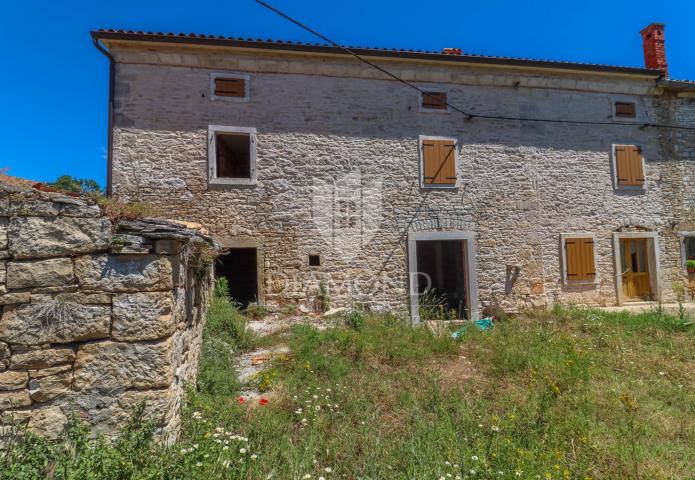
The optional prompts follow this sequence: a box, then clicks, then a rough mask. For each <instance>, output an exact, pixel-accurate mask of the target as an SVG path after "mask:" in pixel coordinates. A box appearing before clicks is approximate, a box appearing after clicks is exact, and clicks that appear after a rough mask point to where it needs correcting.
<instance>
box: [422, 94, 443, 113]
mask: <svg viewBox="0 0 695 480" xmlns="http://www.w3.org/2000/svg"><path fill="white" fill-rule="evenodd" d="M422 108H428V109H434V110H446V109H447V104H446V92H424V93H423V94H422Z"/></svg>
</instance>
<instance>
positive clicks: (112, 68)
mask: <svg viewBox="0 0 695 480" xmlns="http://www.w3.org/2000/svg"><path fill="white" fill-rule="evenodd" d="M92 43H94V46H95V47H96V49H97V50H99V51H100V52H101V53H103V54H104V55H106V58H108V59H109V113H108V140H107V142H108V143H107V147H106V149H107V151H106V196H108V197H110V196H111V193H112V192H111V169H112V167H113V99H114V87H115V77H116V75H115V74H116V61H115V60H114V58H113V55H111V52H109V51H108V50H107V49H106V48H104V46H103V45H102V44H101V43H99V39H98V38H97V37H96V36H95V35H94V34H92Z"/></svg>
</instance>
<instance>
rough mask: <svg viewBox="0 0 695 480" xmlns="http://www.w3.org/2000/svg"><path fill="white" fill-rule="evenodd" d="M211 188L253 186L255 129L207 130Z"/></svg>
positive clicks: (226, 127) (219, 128) (213, 128)
mask: <svg viewBox="0 0 695 480" xmlns="http://www.w3.org/2000/svg"><path fill="white" fill-rule="evenodd" d="M208 172H209V173H208V182H209V184H210V185H249V186H251V185H255V184H256V129H255V128H251V127H231V126H224V125H210V126H208Z"/></svg>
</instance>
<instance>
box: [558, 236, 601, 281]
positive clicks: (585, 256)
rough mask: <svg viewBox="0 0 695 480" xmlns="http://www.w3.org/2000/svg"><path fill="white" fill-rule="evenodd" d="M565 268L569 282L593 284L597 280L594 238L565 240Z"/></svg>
mask: <svg viewBox="0 0 695 480" xmlns="http://www.w3.org/2000/svg"><path fill="white" fill-rule="evenodd" d="M565 266H566V269H567V281H568V282H570V283H571V282H591V281H593V280H594V279H595V278H596V267H595V265H594V240H593V238H567V239H565Z"/></svg>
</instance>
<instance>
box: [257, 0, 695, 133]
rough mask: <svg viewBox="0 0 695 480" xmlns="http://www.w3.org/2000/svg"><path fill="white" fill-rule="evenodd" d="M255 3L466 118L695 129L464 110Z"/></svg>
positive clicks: (694, 128) (293, 19) (693, 128)
mask: <svg viewBox="0 0 695 480" xmlns="http://www.w3.org/2000/svg"><path fill="white" fill-rule="evenodd" d="M256 3H258V4H259V5H261V6H263V7H265V8H267V9H268V10H270V11H272V12H273V13H275V14H277V15H279V16H280V17H282V18H284V19H285V20H288V21H290V22H292V23H294V24H295V25H297V26H298V27H300V28H302V29H304V30H306V31H307V32H309V33H311V34H312V35H314V36H316V37H318V38H320V39H321V40H323V41H324V42H326V43H329V44H330V45H332V46H334V47H336V48H339V49H340V50H342V51H344V52H345V53H347V54H349V55H352V56H353V57H355V58H356V59H357V60H359V61H360V62H362V63H364V64H366V65H369V66H370V67H372V68H374V69H376V70H378V71H380V72H381V73H383V74H384V75H387V76H388V77H390V78H392V79H393V80H396V81H397V82H400V83H402V84H404V85H406V86H408V87H410V88H412V89H413V90H416V91H418V92H420V94H421V95H423V96H424V97H427V98H429V99H431V100H435V101H436V102H438V103H442V104H444V105H446V106H447V107H449V108H450V109H451V110H454V111H455V112H458V113H460V114H462V115H464V116H465V117H466V119H467V120H472V119H474V118H481V119H486V120H504V121H514V122H542V123H564V124H574V125H621V126H631V127H635V126H638V127H640V128H646V127H652V128H666V129H675V130H691V131H693V130H695V127H686V126H682V125H666V124H660V123H654V122H646V123H637V122H608V121H591V120H568V119H559V118H533V117H514V116H505V115H489V114H484V113H472V112H468V111H466V110H464V109H463V108H460V107H458V106H456V105H453V104H451V103H450V102H449V101H448V100H447V101H445V102H442V101H441V99H439V98H437V97H434V96H433V95H430V93H428V92H427V91H426V90H423V89H422V88H420V87H418V86H417V85H415V84H413V83H411V82H409V81H407V80H405V79H403V78H401V77H399V76H398V75H396V74H394V73H392V72H390V71H388V70H386V69H385V68H383V67H381V66H379V65H377V64H375V63H373V62H371V61H369V60H367V59H366V58H364V57H363V56H362V55H360V54H358V53H356V52H354V51H353V50H352V49H351V48H349V47H344V46H343V45H340V44H339V43H337V42H335V41H333V40H331V39H330V38H328V37H326V36H325V35H323V34H322V33H320V32H318V31H316V30H314V29H313V28H311V27H309V26H307V25H305V24H303V23H302V22H300V21H299V20H297V19H295V18H293V17H291V16H289V15H288V14H286V13H284V12H282V11H281V10H278V9H277V8H275V7H273V6H272V5H270V4H269V3H267V2H264V1H263V0H256Z"/></svg>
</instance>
